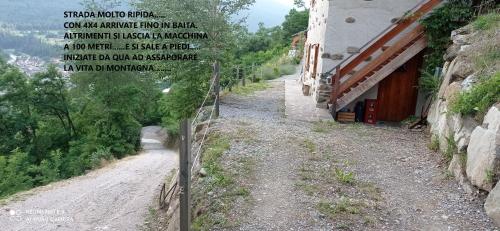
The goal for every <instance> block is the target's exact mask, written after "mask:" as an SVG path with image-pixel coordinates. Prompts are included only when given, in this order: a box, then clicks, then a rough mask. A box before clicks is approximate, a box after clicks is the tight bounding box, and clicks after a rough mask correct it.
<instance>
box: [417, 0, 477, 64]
mask: <svg viewBox="0 0 500 231" xmlns="http://www.w3.org/2000/svg"><path fill="white" fill-rule="evenodd" d="M473 13H474V12H473V8H472V7H471V1H469V0H450V1H448V2H446V3H445V4H444V5H443V6H442V7H439V8H437V9H435V10H433V11H432V12H431V13H430V14H429V16H428V17H425V18H424V19H422V20H421V24H422V25H423V26H424V27H425V33H426V35H427V47H428V48H427V51H426V54H425V55H424V64H423V72H422V73H434V70H435V69H436V67H442V66H443V63H444V60H443V55H444V54H445V52H446V49H448V46H449V45H450V43H451V39H450V34H451V32H452V31H453V30H456V29H458V28H460V27H462V26H465V25H466V24H467V23H469V22H470V20H471V19H472V16H473Z"/></svg>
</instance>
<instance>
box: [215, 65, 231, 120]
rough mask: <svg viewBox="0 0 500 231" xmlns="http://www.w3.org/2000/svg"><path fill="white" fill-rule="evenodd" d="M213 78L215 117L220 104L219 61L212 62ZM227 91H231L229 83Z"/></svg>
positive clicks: (217, 114) (217, 115)
mask: <svg viewBox="0 0 500 231" xmlns="http://www.w3.org/2000/svg"><path fill="white" fill-rule="evenodd" d="M214 78H215V80H214V81H215V82H214V84H215V86H214V91H215V118H218V117H219V105H220V97H219V96H220V66H219V62H218V61H215V63H214ZM229 86H230V87H229V91H231V85H229Z"/></svg>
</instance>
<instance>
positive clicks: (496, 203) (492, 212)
mask: <svg viewBox="0 0 500 231" xmlns="http://www.w3.org/2000/svg"><path fill="white" fill-rule="evenodd" d="M484 209H485V210H486V214H488V216H489V217H491V219H492V220H493V222H494V223H495V224H496V225H497V226H500V184H497V186H496V187H495V188H494V189H493V191H491V192H490V194H489V195H488V198H486V203H484Z"/></svg>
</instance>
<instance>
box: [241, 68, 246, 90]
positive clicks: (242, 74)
mask: <svg viewBox="0 0 500 231" xmlns="http://www.w3.org/2000/svg"><path fill="white" fill-rule="evenodd" d="M241 85H243V86H245V68H243V69H242V70H241Z"/></svg>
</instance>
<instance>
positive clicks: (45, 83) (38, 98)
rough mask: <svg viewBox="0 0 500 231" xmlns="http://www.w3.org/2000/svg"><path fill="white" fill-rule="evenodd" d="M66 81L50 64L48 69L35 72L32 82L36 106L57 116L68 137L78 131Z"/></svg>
mask: <svg viewBox="0 0 500 231" xmlns="http://www.w3.org/2000/svg"><path fill="white" fill-rule="evenodd" d="M66 82H67V81H66V79H65V78H64V77H63V76H62V74H61V73H60V72H59V71H57V69H56V67H55V66H54V65H50V66H49V67H48V69H47V71H45V72H40V73H37V74H35V75H34V77H33V80H32V81H31V84H32V85H33V86H32V87H33V89H34V96H33V99H34V106H35V108H36V109H37V110H38V111H39V112H40V113H43V114H45V115H47V116H55V117H57V118H58V119H59V121H60V123H61V126H62V127H63V128H64V130H65V131H66V134H67V135H68V137H72V136H74V135H77V131H76V128H75V125H74V123H73V120H72V118H71V115H70V109H69V108H70V105H69V103H70V102H69V98H68V87H67V83H66Z"/></svg>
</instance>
